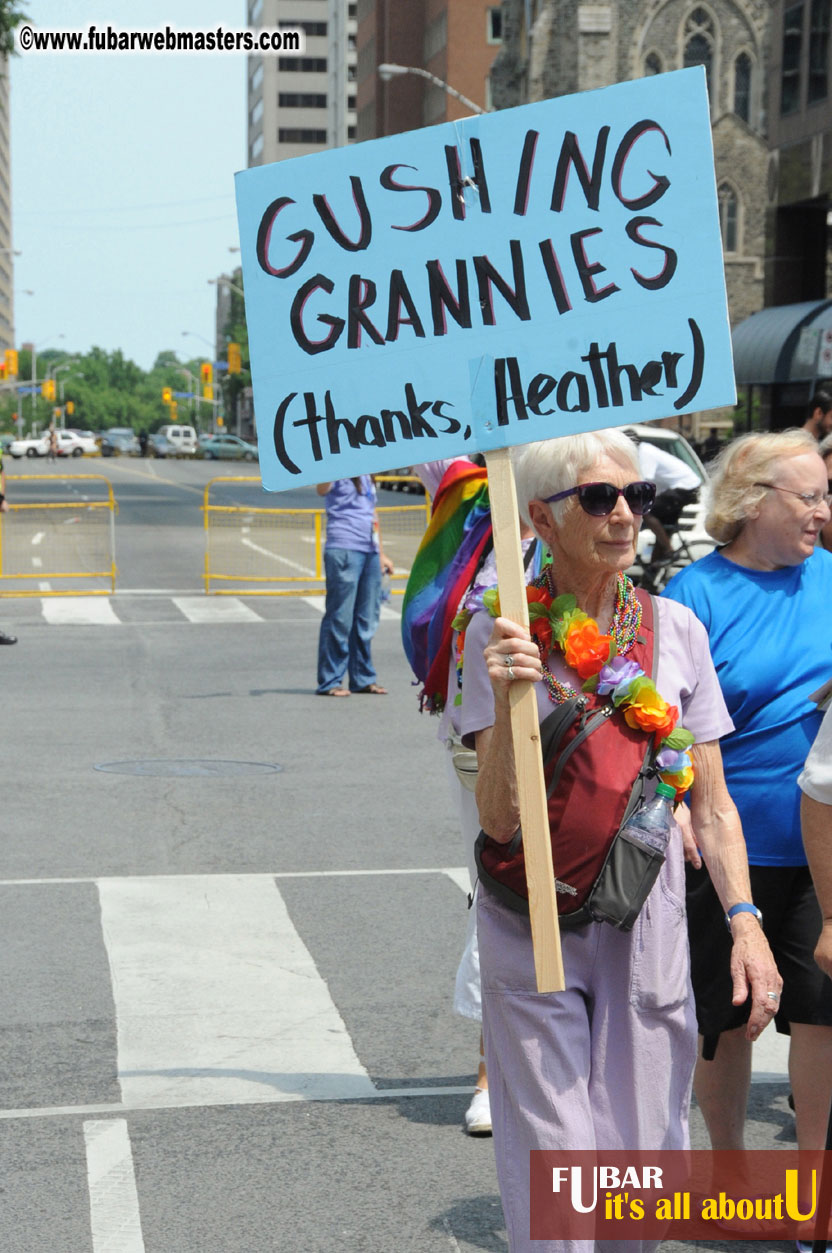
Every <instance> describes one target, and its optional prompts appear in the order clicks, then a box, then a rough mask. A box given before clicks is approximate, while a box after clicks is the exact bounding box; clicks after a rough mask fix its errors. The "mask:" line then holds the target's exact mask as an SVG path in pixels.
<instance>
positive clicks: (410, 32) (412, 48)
mask: <svg viewBox="0 0 832 1253" xmlns="http://www.w3.org/2000/svg"><path fill="white" fill-rule="evenodd" d="M501 13H502V10H501V6H500V5H499V4H495V3H493V0H491V2H490V3H489V0H408V2H407V4H404V3H402V2H401V0H361V2H360V3H359V5H358V82H357V93H356V95H357V105H358V123H357V137H358V139H373V138H375V137H377V136H379V135H394V134H398V133H399V132H401V131H408V130H416V129H418V128H419V127H421V126H434V125H436V124H437V123H439V122H449V121H453V120H455V119H456V118H460V117H464V116H466V115H467V114H469V113H470V109H468V108H467V107H466V106H465V105H464V104H462V103H461V102H460V101H459V100H457V99H455V98H454V97H453V96H452V95H450V94H449V93H448V92H446V91H445V90H444V88H443V87H441V86H438V85H437V84H435V83H431V82H429V81H426V80H425V79H424V78H421V77H419V76H417V75H414V74H407V75H402V76H400V77H399V76H397V77H394V78H391V79H390V80H389V81H387V82H383V81H382V80H381V79H380V78H379V76H378V66H379V65H382V64H385V63H387V64H390V63H392V64H395V65H401V66H407V67H415V68H417V69H421V70H426V71H427V72H428V73H429V74H433V75H434V76H435V77H436V78H438V79H441V80H442V82H443V83H447V84H448V85H449V86H451V87H453V88H455V89H456V91H458V92H461V93H462V95H464V96H467V97H468V98H469V99H470V100H472V101H473V102H474V103H475V104H478V105H479V106H480V108H482V109H489V108H490V107H491V99H490V87H489V72H490V70H491V65H492V62H493V60H494V57H495V55H496V53H497V50H498V48H499V46H500V37H501Z"/></svg>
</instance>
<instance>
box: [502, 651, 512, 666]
mask: <svg viewBox="0 0 832 1253" xmlns="http://www.w3.org/2000/svg"><path fill="white" fill-rule="evenodd" d="M503 660H504V661H505V664H506V665H507V666H508V668H509V670H510V669H511V667H512V666H513V665H514V658H513V657H512V655H511V653H506V655H505V657H504V658H503Z"/></svg>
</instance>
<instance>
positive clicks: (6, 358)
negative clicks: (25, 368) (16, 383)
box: [3, 348, 17, 378]
mask: <svg viewBox="0 0 832 1253" xmlns="http://www.w3.org/2000/svg"><path fill="white" fill-rule="evenodd" d="M3 364H4V366H5V376H4V377H5V378H17V349H16V348H7V349H6V351H5V353H4V354H3Z"/></svg>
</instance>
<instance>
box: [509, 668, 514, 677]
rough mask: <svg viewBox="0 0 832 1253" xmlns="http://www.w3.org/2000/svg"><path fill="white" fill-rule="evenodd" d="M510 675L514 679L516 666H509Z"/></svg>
mask: <svg viewBox="0 0 832 1253" xmlns="http://www.w3.org/2000/svg"><path fill="white" fill-rule="evenodd" d="M508 677H509V679H513V678H514V667H513V666H509V668H508Z"/></svg>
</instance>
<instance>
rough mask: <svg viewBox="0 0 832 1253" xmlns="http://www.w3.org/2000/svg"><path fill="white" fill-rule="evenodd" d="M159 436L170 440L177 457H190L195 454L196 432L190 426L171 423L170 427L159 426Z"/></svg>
mask: <svg viewBox="0 0 832 1253" xmlns="http://www.w3.org/2000/svg"><path fill="white" fill-rule="evenodd" d="M159 434H160V435H164V436H165V437H166V438H167V439H169V440H170V442H171V443H172V444H173V446H174V448H175V449H176V455H177V456H178V457H185V456H187V457H192V456H193V455H194V453H195V452H196V448H197V444H196V431H195V430H194V428H193V427H192V426H183V425H182V424H181V423H180V422H176V423H171V424H170V426H160V427H159Z"/></svg>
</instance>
